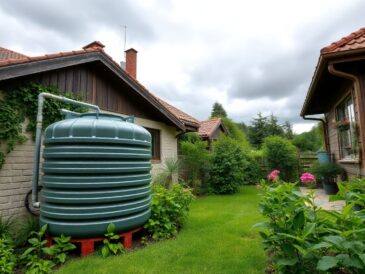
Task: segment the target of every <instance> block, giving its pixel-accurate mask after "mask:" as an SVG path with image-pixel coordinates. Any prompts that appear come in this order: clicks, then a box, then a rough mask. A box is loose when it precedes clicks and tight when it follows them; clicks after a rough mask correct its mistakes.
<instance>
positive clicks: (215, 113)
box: [210, 102, 227, 117]
mask: <svg viewBox="0 0 365 274" xmlns="http://www.w3.org/2000/svg"><path fill="white" fill-rule="evenodd" d="M210 116H211V117H227V112H226V111H225V109H224V108H223V106H222V104H220V103H218V102H215V103H214V104H213V109H212V114H211V115H210Z"/></svg>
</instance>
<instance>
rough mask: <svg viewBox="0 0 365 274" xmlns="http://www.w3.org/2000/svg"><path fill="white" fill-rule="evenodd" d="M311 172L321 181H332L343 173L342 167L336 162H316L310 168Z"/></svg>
mask: <svg viewBox="0 0 365 274" xmlns="http://www.w3.org/2000/svg"><path fill="white" fill-rule="evenodd" d="M311 172H312V173H313V174H314V175H315V176H316V177H317V179H319V180H320V181H322V182H334V181H335V180H336V177H337V176H338V175H341V174H342V173H343V168H342V167H341V166H340V165H338V164H336V163H325V164H318V163H317V164H316V165H314V166H313V167H312V168H311Z"/></svg>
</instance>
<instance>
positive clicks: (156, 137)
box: [146, 128, 161, 160]
mask: <svg viewBox="0 0 365 274" xmlns="http://www.w3.org/2000/svg"><path fill="white" fill-rule="evenodd" d="M146 129H147V130H148V131H149V133H151V137H152V139H151V144H152V160H160V159H161V142H160V131H159V130H158V129H153V128H146Z"/></svg>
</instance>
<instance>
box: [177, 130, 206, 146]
mask: <svg viewBox="0 0 365 274" xmlns="http://www.w3.org/2000/svg"><path fill="white" fill-rule="evenodd" d="M201 140H202V139H201V138H200V136H199V134H198V133H196V132H188V133H185V134H183V135H181V136H180V137H179V142H183V141H186V142H190V143H193V144H194V143H196V142H199V141H201Z"/></svg>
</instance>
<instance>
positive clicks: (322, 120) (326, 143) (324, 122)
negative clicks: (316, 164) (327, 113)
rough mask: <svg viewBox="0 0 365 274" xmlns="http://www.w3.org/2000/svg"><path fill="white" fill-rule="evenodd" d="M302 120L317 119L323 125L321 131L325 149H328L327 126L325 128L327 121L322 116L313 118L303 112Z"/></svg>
mask: <svg viewBox="0 0 365 274" xmlns="http://www.w3.org/2000/svg"><path fill="white" fill-rule="evenodd" d="M302 118H303V119H304V120H310V121H319V122H321V123H322V125H323V133H324V146H325V149H326V151H329V150H330V146H329V139H328V128H327V122H326V120H325V119H323V118H314V117H305V114H304V115H303V116H302Z"/></svg>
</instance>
